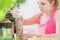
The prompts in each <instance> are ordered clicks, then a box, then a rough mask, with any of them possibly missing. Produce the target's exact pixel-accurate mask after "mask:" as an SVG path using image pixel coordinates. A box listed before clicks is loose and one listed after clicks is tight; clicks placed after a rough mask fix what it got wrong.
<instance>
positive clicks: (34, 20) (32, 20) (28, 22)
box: [23, 14, 39, 25]
mask: <svg viewBox="0 0 60 40" xmlns="http://www.w3.org/2000/svg"><path fill="white" fill-rule="evenodd" d="M38 15H39V14H37V15H34V16H33V17H31V18H29V19H24V20H23V24H24V25H32V24H36V23H37V21H38Z"/></svg>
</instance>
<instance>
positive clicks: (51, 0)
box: [48, 0, 59, 7]
mask: <svg viewBox="0 0 60 40" xmlns="http://www.w3.org/2000/svg"><path fill="white" fill-rule="evenodd" d="M48 1H49V2H50V3H52V2H53V1H54V5H53V6H54V7H58V6H59V3H58V0H48Z"/></svg>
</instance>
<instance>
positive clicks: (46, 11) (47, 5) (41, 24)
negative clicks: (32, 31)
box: [12, 0, 60, 35]
mask: <svg viewBox="0 0 60 40" xmlns="http://www.w3.org/2000/svg"><path fill="white" fill-rule="evenodd" d="M38 4H39V8H40V10H41V13H37V14H36V15H34V16H33V17H31V18H29V19H24V18H23V24H24V25H32V24H36V23H37V24H38V27H37V35H44V34H56V33H57V32H58V31H59V29H58V30H57V28H59V27H60V18H59V17H60V13H59V12H60V9H58V0H39V1H38ZM12 15H13V16H14V17H15V18H20V16H18V15H17V14H13V13H12Z"/></svg>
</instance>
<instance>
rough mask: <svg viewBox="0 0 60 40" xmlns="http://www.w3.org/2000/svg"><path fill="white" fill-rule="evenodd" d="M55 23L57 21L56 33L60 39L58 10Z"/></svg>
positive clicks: (59, 11) (59, 12)
mask: <svg viewBox="0 0 60 40" xmlns="http://www.w3.org/2000/svg"><path fill="white" fill-rule="evenodd" d="M55 21H56V30H57V31H56V32H57V34H58V37H60V9H59V10H57V12H56V15H55Z"/></svg>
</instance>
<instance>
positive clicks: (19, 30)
mask: <svg viewBox="0 0 60 40" xmlns="http://www.w3.org/2000/svg"><path fill="white" fill-rule="evenodd" d="M15 21H16V32H17V33H16V36H17V37H19V38H20V36H21V34H22V32H23V21H22V18H16V20H15Z"/></svg>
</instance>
